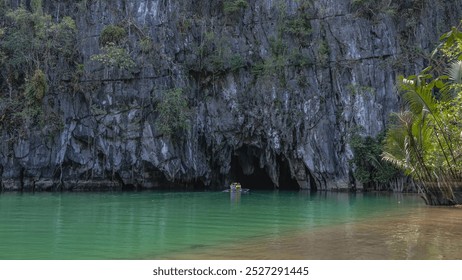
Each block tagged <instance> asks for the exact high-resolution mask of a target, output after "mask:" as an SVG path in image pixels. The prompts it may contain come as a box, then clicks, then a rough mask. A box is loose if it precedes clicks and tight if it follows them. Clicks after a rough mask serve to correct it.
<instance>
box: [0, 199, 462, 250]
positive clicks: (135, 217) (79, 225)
mask: <svg viewBox="0 0 462 280" xmlns="http://www.w3.org/2000/svg"><path fill="white" fill-rule="evenodd" d="M461 210H462V209H446V208H429V207H426V206H425V205H424V204H423V202H422V201H421V199H420V198H418V197H417V196H414V195H391V194H356V195H354V194H347V193H312V194H310V193H308V192H254V193H251V194H248V195H247V194H246V195H244V194H243V195H237V196H235V195H233V194H229V193H221V192H195V193H187V192H138V193H120V192H117V193H35V194H32V193H24V194H20V193H3V194H0V259H304V258H311V259H325V258H327V259H367V258H372V259H388V258H391V259H406V258H418V259H427V258H430V259H440V258H450V259H456V258H461V255H460V254H459V253H458V252H459V249H461V251H462V242H461V240H460V239H461V238H459V237H458V235H459V234H460V232H461V230H462V211H461ZM432 213H433V214H432ZM434 225H437V226H438V228H439V230H438V231H434V230H435V229H434ZM443 226H444V227H443ZM435 234H436V235H435ZM433 237H434V238H433ZM432 238H433V239H432ZM421 243H422V244H423V245H420V244H421ZM448 244H450V245H448ZM419 246H420V247H419ZM422 246H423V247H422ZM421 247H422V248H421Z"/></svg>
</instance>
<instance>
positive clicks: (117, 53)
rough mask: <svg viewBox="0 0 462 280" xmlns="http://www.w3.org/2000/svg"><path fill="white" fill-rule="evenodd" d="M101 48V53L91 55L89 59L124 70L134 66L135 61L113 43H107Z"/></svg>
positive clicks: (124, 50)
mask: <svg viewBox="0 0 462 280" xmlns="http://www.w3.org/2000/svg"><path fill="white" fill-rule="evenodd" d="M101 50H102V53H100V54H95V55H93V56H92V57H91V60H93V61H97V62H99V63H101V64H103V65H105V66H108V67H116V68H119V69H125V70H132V69H133V68H135V67H136V63H135V61H134V60H133V59H132V57H131V56H130V54H129V53H128V52H127V50H126V49H124V48H121V47H119V46H117V45H115V44H113V43H108V44H107V45H105V46H104V47H102V48H101Z"/></svg>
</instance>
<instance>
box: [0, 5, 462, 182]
mask: <svg viewBox="0 0 462 280" xmlns="http://www.w3.org/2000/svg"><path fill="white" fill-rule="evenodd" d="M10 2H14V3H13V4H12V5H13V6H14V5H18V3H17V2H20V1H10ZM25 2H29V1H25ZM23 4H24V3H23ZM26 4H27V3H25V5H26ZM43 9H44V12H46V13H48V14H50V15H51V17H52V18H53V19H55V20H56V21H58V20H59V19H60V18H63V17H64V16H70V17H72V18H73V19H74V21H75V22H76V25H77V30H78V32H77V34H76V41H75V42H76V45H75V47H76V49H77V50H78V57H77V58H76V61H75V65H72V64H69V63H67V64H66V63H65V62H60V63H62V65H60V66H59V67H57V68H56V69H58V70H59V71H63V73H62V75H57V74H56V73H52V71H48V72H47V79H48V81H49V83H48V84H49V86H48V88H47V91H46V94H45V98H44V99H43V101H42V103H41V110H42V111H43V112H45V114H44V115H43V118H44V120H45V121H44V123H43V124H42V125H35V126H27V127H25V128H24V129H23V131H22V133H16V134H14V133H12V132H11V131H7V130H5V129H2V131H1V139H2V142H1V143H2V144H1V147H0V167H1V168H0V175H1V178H2V185H3V187H4V188H8V189H19V188H25V189H27V188H29V189H31V188H34V189H50V188H64V189H75V188H92V189H95V188H98V187H115V188H138V187H140V188H157V187H167V186H186V187H191V188H195V189H201V188H209V189H222V188H224V187H225V186H226V185H227V184H228V183H229V182H230V181H233V180H240V181H242V183H243V184H244V185H245V187H250V188H252V187H255V188H258V187H269V188H272V187H280V188H282V189H284V188H286V189H287V188H294V189H297V188H304V189H307V188H312V189H318V190H319V189H335V188H346V187H348V184H350V183H352V182H354V178H352V175H351V173H352V172H351V169H352V167H351V166H350V163H349V160H350V159H351V157H352V152H351V149H350V147H349V144H348V142H349V137H350V136H351V135H352V133H361V134H363V135H376V134H377V133H379V132H380V131H382V130H383V129H384V128H385V126H386V122H387V119H388V116H389V113H390V112H391V111H392V110H395V109H397V108H398V105H399V100H398V95H397V94H396V91H395V77H396V76H397V75H398V74H411V73H415V72H417V71H419V70H420V69H422V68H423V66H424V64H425V61H424V57H425V54H428V53H429V52H430V51H431V50H432V49H433V48H434V47H435V45H436V44H437V41H438V37H439V35H440V34H441V33H442V32H445V31H447V30H448V29H449V28H450V26H452V25H456V24H457V23H458V21H459V19H460V18H461V16H462V1H460V0H455V1H428V0H406V1H391V0H390V1H385V0H384V1H375V0H370V1H367V0H362V1H361V0H287V1H282V0H225V1H218V0H211V1H202V0H199V1H198V0H195V1H192V0H112V1H109V0H84V1H65V0H59V1H43ZM108 26H117V27H121V28H123V30H125V31H124V32H125V33H124V36H126V38H125V39H124V40H123V42H122V43H121V42H119V41H117V40H116V39H117V38H116V39H114V38H112V39H113V40H114V41H117V42H113V43H117V44H120V48H122V49H123V50H124V51H126V54H128V55H129V59H131V60H132V61H133V62H135V65H129V67H128V66H127V67H125V66H123V65H122V66H120V65H115V64H114V63H112V64H111V63H109V62H106V63H105V61H104V60H103V59H97V57H98V56H97V55H98V54H100V55H101V54H104V51H106V52H108V49H104V42H103V43H102V41H103V40H102V38H101V36H102V33H103V32H104V30H105V28H107V27H108ZM106 30H107V29H106ZM110 39H111V38H109V40H110ZM107 46H112V45H107ZM95 55H96V56H95ZM76 65H79V67H77V66H76ZM77 68H79V73H78V75H76V74H75V72H76V71H77ZM69 69H70V70H69ZM55 71H56V70H55ZM66 71H67V72H69V73H70V74H65V72H66ZM67 72H66V73H67ZM5 79H6V78H2V80H0V81H1V82H2V84H1V86H2V97H4V98H6V96H7V94H8V93H7V90H6V89H7V85H6V82H5ZM175 90H178V91H179V92H181V93H182V94H184V96H185V98H186V101H187V107H186V108H182V109H183V110H182V111H181V113H180V114H181V115H183V116H185V117H186V122H185V123H184V124H185V125H184V126H182V127H173V128H172V129H171V130H170V133H166V130H165V129H163V128H165V127H168V126H169V125H173V121H172V123H170V122H171V120H170V119H167V120H164V119H161V118H160V114H161V112H160V109H159V108H160V106H161V104H162V102H164V100H165V99H166V95H168V94H171V93H172V92H173V91H175ZM13 91H14V89H13ZM175 114H177V115H178V112H177V113H175ZM56 122H58V123H59V125H57V126H56V125H55V126H54V127H55V129H53V130H51V129H50V126H52V125H53V124H54V123H56ZM162 122H164V123H162ZM161 128H162V129H161ZM50 131H52V132H50ZM246 184H247V185H246ZM249 184H251V185H249Z"/></svg>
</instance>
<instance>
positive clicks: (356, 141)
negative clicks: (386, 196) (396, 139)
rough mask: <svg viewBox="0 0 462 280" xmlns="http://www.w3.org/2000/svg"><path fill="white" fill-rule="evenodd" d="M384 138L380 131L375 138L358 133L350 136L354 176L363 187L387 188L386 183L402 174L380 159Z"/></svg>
mask: <svg viewBox="0 0 462 280" xmlns="http://www.w3.org/2000/svg"><path fill="white" fill-rule="evenodd" d="M384 138H385V133H380V134H379V135H378V136H377V137H376V138H373V137H370V136H366V137H362V136H360V135H359V134H354V135H353V136H352V137H351V140H350V146H351V148H352V150H353V155H354V156H353V159H352V160H351V163H352V164H353V166H354V177H355V179H356V180H358V181H360V182H361V183H363V184H364V188H365V189H372V188H374V189H380V190H382V189H388V184H389V183H390V182H391V181H392V180H393V179H395V178H397V177H400V176H401V175H402V174H401V171H400V170H399V169H397V168H396V167H394V166H393V165H392V164H390V163H389V162H386V161H384V160H382V152H383V140H384Z"/></svg>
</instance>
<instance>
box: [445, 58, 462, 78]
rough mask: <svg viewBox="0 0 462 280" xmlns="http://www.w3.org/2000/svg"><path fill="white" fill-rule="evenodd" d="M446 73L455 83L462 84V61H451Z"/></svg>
mask: <svg viewBox="0 0 462 280" xmlns="http://www.w3.org/2000/svg"><path fill="white" fill-rule="evenodd" d="M446 74H447V76H448V77H449V79H450V80H451V81H452V82H453V83H456V84H462V61H460V60H459V61H454V62H453V63H451V65H450V66H449V68H448V70H447V73H446Z"/></svg>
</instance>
